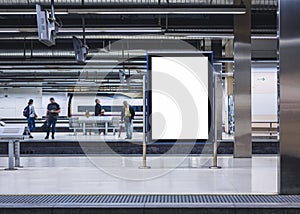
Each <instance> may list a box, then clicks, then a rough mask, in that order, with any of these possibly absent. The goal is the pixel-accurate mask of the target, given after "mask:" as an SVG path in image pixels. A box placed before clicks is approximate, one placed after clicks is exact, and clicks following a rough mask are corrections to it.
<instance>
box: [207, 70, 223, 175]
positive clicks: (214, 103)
mask: <svg viewBox="0 0 300 214" xmlns="http://www.w3.org/2000/svg"><path fill="white" fill-rule="evenodd" d="M213 78H214V79H213V81H214V82H213V83H214V88H213V93H214V99H213V114H214V148H213V155H214V156H213V165H212V166H210V167H209V168H210V169H221V168H222V167H220V166H218V126H217V124H218V120H217V115H218V112H217V106H216V99H217V96H216V90H217V85H218V74H217V73H216V72H214V77H213Z"/></svg>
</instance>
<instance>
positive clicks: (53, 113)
mask: <svg viewBox="0 0 300 214" xmlns="http://www.w3.org/2000/svg"><path fill="white" fill-rule="evenodd" d="M59 113H60V106H59V104H58V103H56V102H55V100H54V98H53V97H51V98H50V103H49V104H48V106H47V114H46V117H47V135H46V137H45V139H46V140H47V139H49V133H50V127H51V126H52V139H54V134H55V131H56V122H57V119H58V114H59Z"/></svg>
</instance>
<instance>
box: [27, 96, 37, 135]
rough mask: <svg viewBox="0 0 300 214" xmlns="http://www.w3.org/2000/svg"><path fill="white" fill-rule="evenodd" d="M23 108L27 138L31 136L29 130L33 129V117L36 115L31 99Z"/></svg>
mask: <svg viewBox="0 0 300 214" xmlns="http://www.w3.org/2000/svg"><path fill="white" fill-rule="evenodd" d="M25 109H26V118H27V125H28V130H29V134H30V135H29V138H33V136H32V135H31V132H32V131H33V130H34V129H35V118H36V116H37V115H36V113H35V109H34V106H33V99H29V101H28V105H27V107H26V108H25Z"/></svg>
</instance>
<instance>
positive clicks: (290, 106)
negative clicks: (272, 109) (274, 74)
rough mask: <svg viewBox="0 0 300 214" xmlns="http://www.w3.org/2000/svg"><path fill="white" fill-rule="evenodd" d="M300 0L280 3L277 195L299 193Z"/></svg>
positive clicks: (283, 0) (286, 0)
mask: <svg viewBox="0 0 300 214" xmlns="http://www.w3.org/2000/svg"><path fill="white" fill-rule="evenodd" d="M299 11H300V1H299V0H281V1H280V6H279V14H280V15H279V16H280V17H279V18H280V42H279V46H280V47H279V49H280V162H281V163H280V170H281V173H280V193H281V194H300V182H299V179H300V170H299V166H300V131H299V124H300V96H299V93H300V84H299V83H300V72H299V67H300V56H299V53H300V43H299V41H300V25H299V19H300V13H299Z"/></svg>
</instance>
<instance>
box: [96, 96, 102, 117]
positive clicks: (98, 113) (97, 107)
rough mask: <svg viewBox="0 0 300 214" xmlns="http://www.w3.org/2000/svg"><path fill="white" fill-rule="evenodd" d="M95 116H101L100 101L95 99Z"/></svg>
mask: <svg viewBox="0 0 300 214" xmlns="http://www.w3.org/2000/svg"><path fill="white" fill-rule="evenodd" d="M95 103H96V105H95V116H100V114H101V105H100V100H99V99H95Z"/></svg>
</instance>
